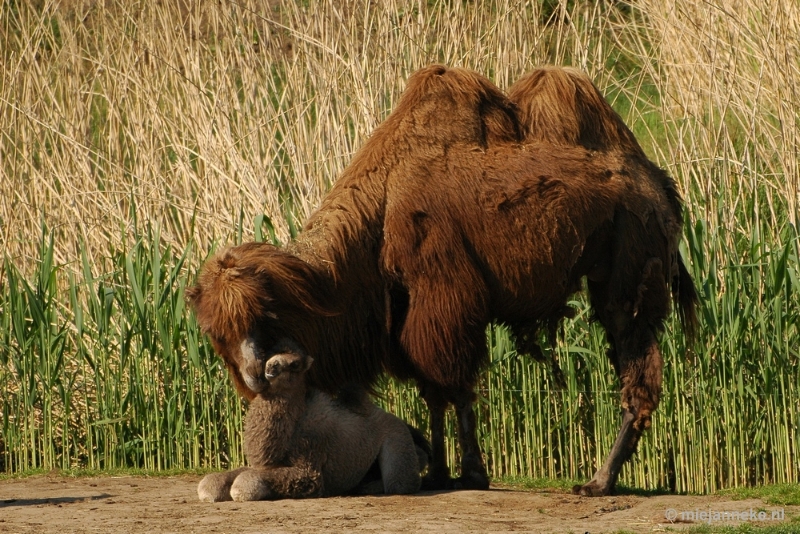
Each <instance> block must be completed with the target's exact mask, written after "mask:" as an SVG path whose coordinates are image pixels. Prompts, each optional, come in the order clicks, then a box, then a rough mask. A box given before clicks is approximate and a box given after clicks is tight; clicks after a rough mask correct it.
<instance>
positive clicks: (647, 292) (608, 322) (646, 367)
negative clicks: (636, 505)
mask: <svg viewBox="0 0 800 534" xmlns="http://www.w3.org/2000/svg"><path fill="white" fill-rule="evenodd" d="M590 291H591V296H592V306H593V308H594V309H595V310H596V311H597V313H598V317H599V319H600V322H601V323H602V324H603V326H604V327H605V329H606V332H607V333H608V334H609V338H610V339H611V341H612V345H613V348H612V349H611V350H610V351H609V357H610V358H611V361H612V363H613V364H614V369H615V370H616V371H617V373H618V375H619V377H620V384H621V386H622V408H623V410H624V415H623V419H622V427H621V428H620V431H619V434H618V435H617V439H616V441H615V442H614V446H613V448H612V449H611V453H610V454H609V455H608V458H607V459H606V461H605V463H604V464H603V465H602V467H600V469H599V470H598V471H597V473H596V474H595V476H594V477H593V478H592V480H591V481H589V482H588V483H587V484H585V485H583V486H575V487H574V488H573V492H574V493H576V494H580V495H586V496H601V495H609V494H610V493H612V492H613V491H614V486H615V485H616V483H617V477H618V476H619V472H620V470H621V469H622V465H623V464H624V463H625V462H626V461H627V460H628V459H629V458H630V457H631V456H632V455H633V453H634V452H635V451H636V446H637V444H638V443H639V438H640V437H641V435H642V431H644V430H645V429H646V428H649V427H650V417H651V415H652V413H653V411H655V409H656V407H657V406H658V402H659V399H660V396H661V379H662V368H663V360H662V359H661V352H660V351H659V349H658V342H657V341H656V335H655V331H656V330H657V329H659V328H660V327H661V324H662V323H663V320H664V317H665V316H666V314H667V311H668V306H669V294H668V289H667V286H666V282H665V281H664V276H663V271H662V263H661V260H659V259H657V258H651V259H650V260H648V261H647V262H646V263H645V266H644V268H643V270H642V275H641V282H640V284H639V286H638V288H637V293H636V295H637V297H636V298H635V300H634V301H633V302H629V304H630V306H626V305H621V306H620V305H614V304H612V303H613V302H625V299H616V298H613V297H612V298H609V288H608V286H605V285H601V284H595V285H592V284H590Z"/></svg>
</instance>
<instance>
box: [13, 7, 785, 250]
mask: <svg viewBox="0 0 800 534" xmlns="http://www.w3.org/2000/svg"><path fill="white" fill-rule="evenodd" d="M39 4H40V5H39V6H38V7H31V6H29V5H28V4H27V3H25V2H6V3H5V4H4V7H3V10H2V16H0V32H2V33H1V34H0V38H1V39H2V47H0V49H2V52H0V54H2V56H1V57H2V65H3V68H2V82H1V83H0V103H1V104H2V105H1V106H0V124H1V125H2V128H1V129H0V130H2V134H0V153H2V163H1V164H0V173H2V177H3V178H2V181H0V243H2V244H3V248H4V249H5V251H6V252H7V253H8V254H9V255H10V256H11V257H13V258H16V260H17V261H18V262H20V263H21V264H30V262H31V261H32V259H33V258H34V257H36V255H37V254H36V252H35V251H36V248H35V247H36V246H37V245H36V239H35V236H38V235H39V234H40V227H41V222H42V221H44V222H45V223H46V224H47V225H48V227H51V228H55V229H56V230H57V235H59V236H60V239H58V240H57V243H56V258H57V260H58V261H60V262H66V261H72V260H75V259H76V258H78V251H79V249H80V248H81V246H83V245H82V243H85V246H86V247H87V248H88V250H89V251H90V254H89V255H90V257H95V258H99V257H103V256H105V255H106V253H107V250H108V249H109V247H110V246H114V244H118V243H119V241H120V239H121V238H122V236H123V235H124V233H123V231H121V230H123V229H128V230H130V229H131V226H132V225H133V221H134V219H138V221H140V222H141V221H149V222H151V223H154V224H156V223H157V224H160V225H161V226H162V235H163V238H164V239H165V240H166V241H168V242H172V243H175V244H177V245H178V246H179V247H181V248H182V246H183V245H185V243H187V242H188V241H189V240H190V239H192V238H194V239H197V240H199V241H200V242H201V244H202V245H203V246H201V247H200V248H201V249H203V250H205V249H206V248H207V245H208V243H209V242H210V241H211V240H212V239H215V238H216V239H221V240H230V239H232V237H233V235H234V232H236V228H237V225H239V224H240V222H242V221H241V219H242V218H243V226H244V232H245V235H248V234H250V232H252V220H253V217H254V216H255V215H256V214H259V213H265V214H267V215H268V216H269V217H270V218H271V219H272V221H273V223H274V224H275V225H276V227H277V233H278V236H279V237H280V238H282V239H286V238H287V237H288V234H289V227H288V225H287V222H286V214H287V213H289V212H291V213H292V214H294V216H296V217H297V219H299V220H304V219H305V217H306V216H307V215H308V214H309V213H310V212H311V211H312V210H313V209H314V208H315V207H316V206H317V205H318V204H319V201H320V198H321V196H322V195H323V194H324V193H325V192H326V191H327V189H328V188H329V187H330V184H331V182H332V181H333V180H335V179H336V177H337V175H338V174H339V171H340V170H341V169H342V168H343V167H344V166H345V164H346V163H347V162H348V161H349V158H350V156H351V155H352V154H353V152H354V151H355V149H356V148H357V147H358V146H360V145H361V144H362V143H363V141H364V139H365V137H366V136H367V135H369V133H370V132H371V131H372V130H373V128H374V127H375V126H376V125H377V124H378V123H379V122H380V121H381V120H382V119H383V118H384V117H385V116H386V115H387V113H388V112H389V111H390V110H391V109H392V107H393V104H394V102H395V100H396V98H397V96H398V95H399V92H400V91H401V89H402V87H403V86H404V80H405V79H406V78H407V76H408V75H409V73H411V72H413V71H414V70H416V69H417V68H419V67H421V66H424V65H426V64H429V63H432V62H443V63H445V64H449V65H453V66H464V67H468V68H470V69H474V70H477V71H479V72H482V73H485V74H487V75H488V76H489V77H490V78H492V79H493V80H494V81H495V83H497V84H498V85H499V86H500V87H502V88H507V87H508V86H509V85H510V84H511V83H512V82H513V81H514V80H516V79H517V78H518V77H519V76H520V75H521V74H523V73H524V72H526V71H528V70H530V69H531V68H533V67H534V66H537V65H541V64H545V63H556V64H572V65H575V66H578V67H580V68H582V69H585V70H586V71H587V72H588V73H589V75H590V76H591V77H592V78H593V79H594V80H595V82H596V83H597V84H598V86H599V87H600V88H601V89H602V90H604V91H605V92H606V93H609V94H611V95H612V96H614V97H615V98H616V99H617V100H618V102H617V106H618V108H620V107H622V108H625V109H621V111H623V113H624V114H626V118H627V120H628V121H629V122H631V123H634V124H635V125H636V129H637V132H636V133H637V134H639V135H640V136H642V134H644V137H645V139H644V142H645V145H646V149H647V150H648V152H649V153H650V155H651V156H652V157H654V158H655V159H656V160H657V161H658V162H659V163H661V164H662V165H664V166H666V167H667V168H668V169H669V170H671V171H672V172H673V173H674V175H675V176H676V177H677V178H678V180H679V181H680V183H681V184H682V189H683V192H684V194H685V195H687V196H688V197H689V203H690V207H691V205H692V204H693V202H699V203H701V204H703V205H706V206H709V207H713V206H714V204H715V203H716V202H721V203H724V204H725V205H726V206H728V207H731V208H732V209H730V210H728V209H726V210H725V212H726V213H730V214H731V215H730V220H726V221H719V222H720V224H727V225H735V224H736V222H735V216H734V215H733V213H735V212H736V210H737V208H738V207H739V206H741V200H742V198H743V197H744V196H745V195H752V194H755V192H756V191H761V194H764V195H767V197H768V199H769V204H768V205H769V206H770V213H764V214H761V213H758V214H757V217H764V218H767V219H769V220H779V219H781V218H782V217H783V215H782V213H787V212H785V211H784V210H783V209H782V208H783V207H782V206H780V205H781V204H783V202H784V200H783V199H786V200H785V201H786V203H787V204H786V207H788V208H789V209H788V218H789V219H790V220H792V221H793V220H794V215H793V214H794V211H795V209H794V208H795V206H796V201H797V183H798V172H800V168H799V167H798V161H797V158H798V153H800V146H798V145H799V144H800V138H799V137H798V136H799V135H800V134H798V132H799V131H800V124H798V121H800V118H798V114H797V109H798V107H800V102H798V99H800V95H798V93H797V89H796V88H797V87H798V86H800V83H798V82H800V80H798V78H800V71H799V70H798V53H800V51H798V47H797V38H796V37H795V36H796V35H797V34H798V30H800V28H798V24H800V9H799V8H798V7H797V5H796V4H794V3H792V2H789V3H786V2H780V1H777V0H773V1H770V2H766V3H764V2H754V1H748V2H732V1H727V0H719V1H716V2H712V3H703V4H698V5H696V6H694V5H692V6H689V5H686V4H685V3H683V2H672V1H667V0H658V1H655V0H647V1H643V2H638V3H636V4H635V5H627V4H602V3H598V4H594V3H588V2H587V3H582V2H578V3H576V4H574V5H573V4H571V3H570V4H566V3H564V4H560V3H553V4H554V5H555V7H549V8H547V9H544V8H542V7H541V6H540V5H539V3H538V2H530V3H529V2H521V1H516V0H500V1H498V2H491V3H488V4H485V5H481V6H478V5H473V4H471V3H462V2H421V1H420V2H400V1H397V0H392V1H389V2H362V1H349V2H339V1H333V0H329V1H320V2H310V3H306V2H291V1H285V2H282V3H281V2H276V1H274V0H273V1H266V0H264V1H257V0H241V1H227V0H223V1H221V2H190V1H186V2H166V1H164V2H122V1H113V0H106V1H79V0H75V1H71V2H57V1H43V2H39ZM665 13H666V15H664V14H665ZM631 103H632V105H631ZM661 124H664V125H666V129H665V128H662V127H661V126H660V125H661ZM648 134H650V135H651V136H652V138H651V139H646V137H647V136H648ZM722 181H724V182H725V183H724V184H722V183H720V182H722ZM760 181H766V182H767V187H763V184H761V183H759V182H760ZM693 186H694V187H693ZM690 190H691V191H692V194H689V191H690ZM698 195H701V196H702V198H698ZM711 211H712V212H713V211H715V210H713V209H712V210H711ZM196 229H197V230H199V231H197V230H196Z"/></svg>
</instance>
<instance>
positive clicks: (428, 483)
mask: <svg viewBox="0 0 800 534" xmlns="http://www.w3.org/2000/svg"><path fill="white" fill-rule="evenodd" d="M452 484H453V479H452V478H450V477H449V476H431V475H427V476H424V477H422V487H421V488H420V489H421V490H422V491H441V490H446V489H452Z"/></svg>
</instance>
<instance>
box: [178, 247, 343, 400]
mask: <svg viewBox="0 0 800 534" xmlns="http://www.w3.org/2000/svg"><path fill="white" fill-rule="evenodd" d="M319 285H320V284H319V283H318V282H317V280H316V279H315V275H314V272H313V271H312V270H311V269H310V268H309V267H308V265H307V264H306V263H305V262H303V261H302V260H300V259H298V258H297V257H295V256H292V255H291V254H288V253H286V252H284V251H282V250H281V249H278V248H277V247H274V246H272V245H268V244H265V243H248V244H245V245H240V246H238V247H233V248H230V249H227V250H224V251H222V252H221V253H219V254H217V255H216V256H214V257H213V258H211V259H210V260H209V261H208V262H206V264H205V265H204V266H203V268H202V270H201V272H200V275H199V276H198V278H197V283H196V285H195V286H194V287H192V288H190V289H188V290H187V292H186V296H187V300H188V301H189V303H190V305H191V307H192V308H193V309H194V311H195V315H196V317H197V321H198V323H199V325H200V328H201V330H202V332H203V333H204V334H207V335H208V336H209V338H210V339H211V343H212V345H213V346H214V350H215V351H216V352H217V354H219V355H220V356H221V357H222V359H223V360H224V361H225V365H226V366H227V368H228V371H229V373H230V375H231V379H232V380H233V383H234V385H235V386H236V389H237V390H239V393H240V394H241V395H242V396H244V397H245V398H247V399H252V398H253V397H255V396H256V395H257V394H259V393H262V392H264V391H265V390H266V389H267V388H268V387H269V385H270V379H269V378H268V377H267V371H266V365H267V362H268V361H271V358H273V357H277V356H282V357H284V358H287V357H289V355H291V356H292V357H299V356H300V355H304V354H305V347H302V339H303V337H304V332H305V331H307V330H308V329H309V328H314V324H313V322H314V319H313V317H314V316H319V315H325V314H328V315H330V314H331V312H330V310H329V309H328V308H326V307H325V306H324V305H323V304H322V303H321V301H320V293H319V292H315V290H314V288H315V287H318V286H319ZM306 358H307V357H306ZM307 360H308V361H307V364H306V365H305V366H301V367H303V372H305V371H306V370H307V369H308V366H309V365H310V360H311V358H307Z"/></svg>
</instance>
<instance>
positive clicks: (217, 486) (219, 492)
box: [197, 467, 247, 502]
mask: <svg viewBox="0 0 800 534" xmlns="http://www.w3.org/2000/svg"><path fill="white" fill-rule="evenodd" d="M246 469H247V468H246V467H242V468H240V469H234V470H233V471H226V472H224V473H211V474H209V475H206V476H205V477H203V480H201V481H200V484H199V485H198V486H197V496H198V497H199V498H200V500H201V501H205V502H220V501H230V500H231V484H233V481H234V480H236V477H237V476H239V474H241V473H242V472H243V471H245V470H246Z"/></svg>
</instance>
